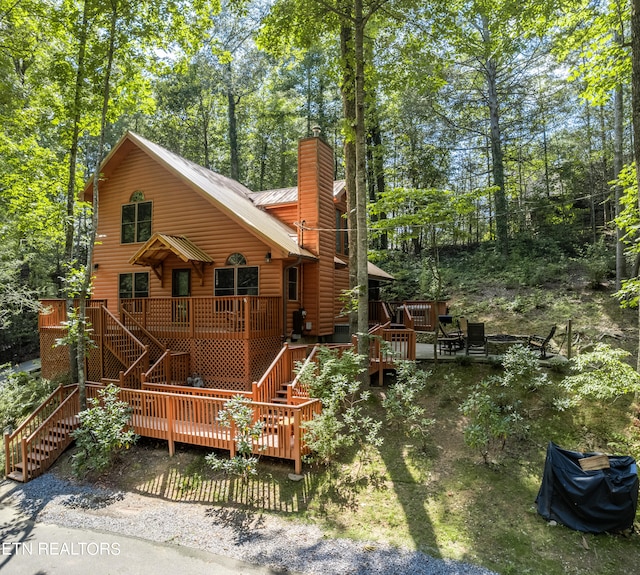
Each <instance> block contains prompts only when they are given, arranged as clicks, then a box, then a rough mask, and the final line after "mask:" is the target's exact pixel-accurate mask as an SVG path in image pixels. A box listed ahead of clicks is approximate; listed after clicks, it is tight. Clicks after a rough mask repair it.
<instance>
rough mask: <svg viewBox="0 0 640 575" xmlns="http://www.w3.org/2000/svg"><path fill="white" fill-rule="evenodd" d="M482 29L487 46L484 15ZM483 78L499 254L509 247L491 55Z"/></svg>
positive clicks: (497, 105) (486, 27) (495, 90)
mask: <svg viewBox="0 0 640 575" xmlns="http://www.w3.org/2000/svg"><path fill="white" fill-rule="evenodd" d="M482 31H483V37H484V41H485V43H486V44H487V45H488V46H489V45H490V42H491V32H490V31H489V21H488V19H487V17H486V16H484V15H483V16H482ZM485 79H486V81H487V93H488V103H489V130H490V135H491V138H490V139H491V166H492V173H493V184H494V186H496V191H495V194H494V198H495V200H494V201H495V209H496V213H495V219H496V247H497V249H498V251H499V252H500V253H501V254H506V253H507V252H508V249H509V244H508V233H509V224H508V214H507V193H506V190H505V183H504V159H503V153H502V135H501V133H500V113H499V102H498V88H497V65H496V61H495V60H494V58H493V57H492V56H489V58H488V59H487V62H486V66H485Z"/></svg>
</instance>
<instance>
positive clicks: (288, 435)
mask: <svg viewBox="0 0 640 575" xmlns="http://www.w3.org/2000/svg"><path fill="white" fill-rule="evenodd" d="M199 391H202V390H199ZM120 398H121V399H122V400H123V401H126V402H127V403H128V404H129V405H130V406H131V408H132V410H133V413H132V416H131V426H132V427H133V429H134V430H135V432H136V433H137V434H139V435H142V436H145V437H154V438H157V439H165V440H167V441H168V443H169V453H170V454H173V453H174V450H175V442H181V443H188V444H191V445H202V446H204V447H211V448H217V449H226V450H229V452H230V454H231V456H232V457H233V456H234V455H235V451H236V445H235V440H234V438H233V433H232V432H231V430H230V429H229V428H226V427H223V426H221V425H220V422H219V419H218V414H219V412H220V411H221V410H223V409H224V407H225V404H226V402H227V400H228V398H218V397H207V396H200V395H199V396H196V395H193V394H185V393H166V392H156V391H149V390H139V389H121V390H120ZM249 405H250V406H251V407H252V408H253V411H254V418H255V419H256V421H262V422H264V428H263V430H262V434H261V436H260V437H259V438H258V439H257V441H255V442H254V445H253V451H254V453H259V454H262V455H267V456H270V457H278V458H280V459H288V460H292V461H294V462H295V470H296V473H300V471H301V469H302V456H303V455H304V454H305V453H306V452H307V450H306V447H305V446H304V441H303V435H304V430H303V429H302V423H303V422H304V421H308V420H309V419H312V418H313V416H314V414H315V413H319V411H320V409H321V405H320V401H319V400H316V399H313V400H309V401H307V402H305V403H303V404H301V405H281V404H274V403H263V402H256V401H251V402H250V403H249Z"/></svg>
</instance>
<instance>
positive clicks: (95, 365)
mask: <svg viewBox="0 0 640 575" xmlns="http://www.w3.org/2000/svg"><path fill="white" fill-rule="evenodd" d="M100 356H101V354H100V348H94V349H92V350H91V353H90V354H89V358H88V359H87V380H89V381H95V382H99V381H100V380H101V379H102V366H101V365H100Z"/></svg>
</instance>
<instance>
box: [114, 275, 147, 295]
mask: <svg viewBox="0 0 640 575" xmlns="http://www.w3.org/2000/svg"><path fill="white" fill-rule="evenodd" d="M118 297H119V298H120V299H127V298H132V297H149V273H148V272H138V273H130V274H120V276H119V278H118Z"/></svg>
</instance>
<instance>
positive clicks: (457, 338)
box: [438, 322, 464, 354]
mask: <svg viewBox="0 0 640 575" xmlns="http://www.w3.org/2000/svg"><path fill="white" fill-rule="evenodd" d="M438 329H439V331H440V335H439V336H438V348H439V351H440V354H442V353H443V352H444V353H449V354H452V353H455V352H456V351H457V350H459V349H463V348H464V337H463V335H462V332H461V331H460V329H459V328H458V329H456V330H451V331H447V330H445V328H444V326H443V325H442V323H441V322H438Z"/></svg>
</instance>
